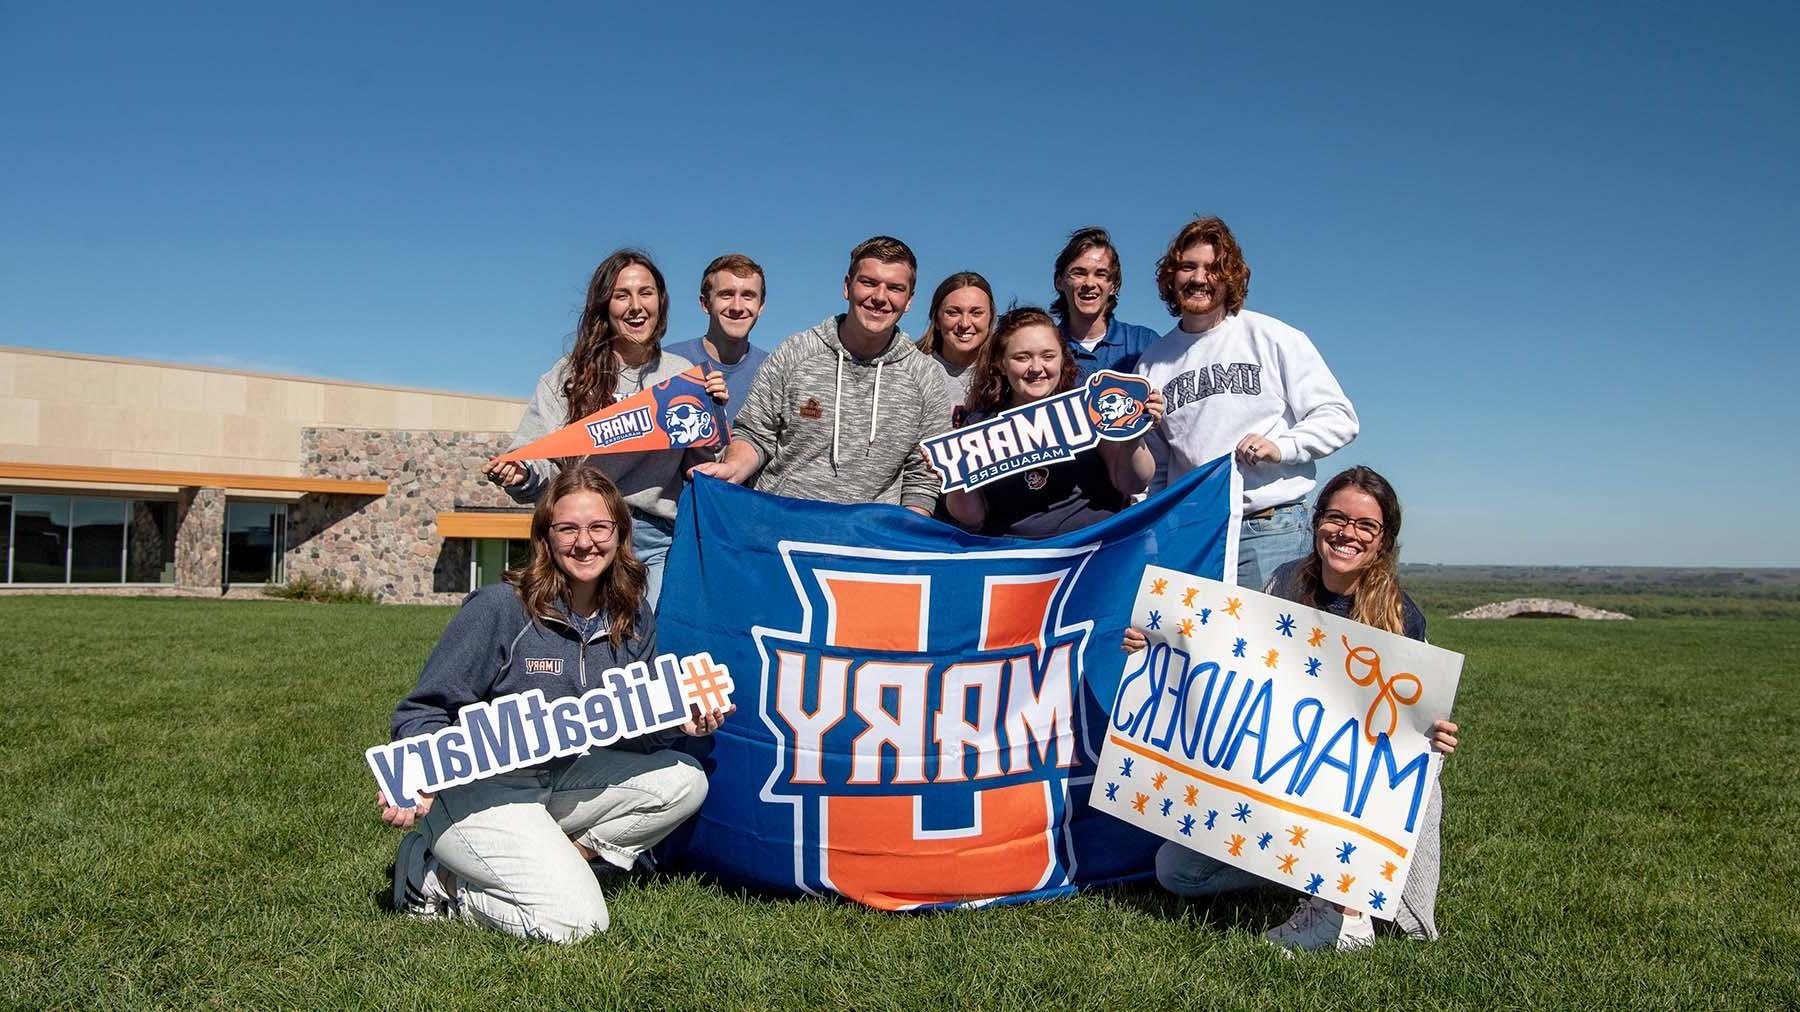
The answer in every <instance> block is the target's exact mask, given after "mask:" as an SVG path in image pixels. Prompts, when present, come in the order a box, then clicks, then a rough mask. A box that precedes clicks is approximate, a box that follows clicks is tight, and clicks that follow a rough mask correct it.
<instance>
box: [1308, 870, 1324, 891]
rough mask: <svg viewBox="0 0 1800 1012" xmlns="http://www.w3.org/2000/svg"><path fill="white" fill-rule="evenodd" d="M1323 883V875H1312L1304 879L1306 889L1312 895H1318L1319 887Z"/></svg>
mask: <svg viewBox="0 0 1800 1012" xmlns="http://www.w3.org/2000/svg"><path fill="white" fill-rule="evenodd" d="M1324 884H1325V876H1323V875H1314V876H1312V877H1311V878H1308V879H1307V880H1306V891H1307V892H1309V893H1312V894H1313V895H1314V896H1317V895H1319V887H1320V886H1322V885H1324Z"/></svg>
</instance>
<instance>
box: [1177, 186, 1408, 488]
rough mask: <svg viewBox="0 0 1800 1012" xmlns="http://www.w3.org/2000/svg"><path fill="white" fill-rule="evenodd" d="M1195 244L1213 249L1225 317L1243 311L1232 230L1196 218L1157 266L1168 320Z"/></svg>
mask: <svg viewBox="0 0 1800 1012" xmlns="http://www.w3.org/2000/svg"><path fill="white" fill-rule="evenodd" d="M1196 243H1206V244H1207V245H1210V246H1211V247H1212V248H1213V265H1212V271H1211V272H1210V273H1211V274H1212V275H1213V276H1214V277H1216V278H1217V279H1218V285H1219V287H1220V288H1221V289H1223V290H1224V295H1225V299H1224V302H1225V315H1226V316H1236V315H1237V314H1238V311H1239V310H1241V309H1243V308H1244V299H1246V298H1248V297H1249V295H1250V264H1249V262H1248V261H1246V260H1245V259H1244V250H1243V248H1242V247H1240V246H1239V245H1238V241H1237V237H1236V236H1234V235H1232V234H1231V226H1229V225H1227V224H1225V221H1224V219H1222V218H1195V219H1194V220H1193V221H1190V222H1188V223H1187V224H1186V225H1183V226H1181V231H1179V232H1177V233H1175V238H1173V239H1170V240H1169V248H1168V249H1166V250H1164V251H1163V255H1162V259H1161V260H1158V261H1157V262H1156V291H1157V294H1159V295H1161V296H1162V300H1163V305H1165V306H1168V307H1169V315H1170V316H1180V315H1181V294H1180V293H1179V292H1177V291H1175V270H1176V268H1177V267H1179V266H1180V264H1181V255H1182V254H1183V253H1186V252H1187V251H1188V248H1189V247H1191V246H1193V245H1194V244H1196ZM1370 473H1371V474H1373V473H1374V472H1372V471H1371V472H1370ZM1376 477H1380V476H1379V475H1377V476H1376Z"/></svg>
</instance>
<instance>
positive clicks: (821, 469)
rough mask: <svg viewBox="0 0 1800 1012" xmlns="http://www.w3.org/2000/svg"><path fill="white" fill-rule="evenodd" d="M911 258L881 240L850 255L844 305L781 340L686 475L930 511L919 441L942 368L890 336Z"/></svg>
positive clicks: (941, 426)
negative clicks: (710, 449) (729, 434)
mask: <svg viewBox="0 0 1800 1012" xmlns="http://www.w3.org/2000/svg"><path fill="white" fill-rule="evenodd" d="M917 275H918V261H917V260H916V259H915V258H914V257H913V253H912V250H910V249H908V248H907V246H906V244H905V243H903V242H901V241H900V240H898V239H895V238H893V237H891V236H885V235H878V236H875V237H874V238H871V239H867V240H865V241H863V242H861V243H859V244H858V245H857V247H856V248H855V249H853V250H851V251H850V269H849V271H848V272H847V273H846V274H845V275H844V298H845V300H846V301H847V302H848V303H849V311H848V312H846V313H843V314H840V315H837V316H830V317H826V318H825V320H824V321H823V322H821V323H819V324H818V325H817V326H815V327H811V328H809V329H807V330H803V331H801V332H800V333H798V334H795V335H793V336H792V337H790V338H788V339H787V340H785V341H783V342H781V346H780V347H778V348H776V349H775V351H774V352H773V353H772V354H770V356H769V359H768V361H766V362H764V363H763V365H762V368H761V369H759V370H758V371H757V374H756V379H755V381H754V382H752V383H751V385H750V393H749V394H748V395H747V396H746V397H745V398H744V405H743V407H742V408H741V409H740V410H739V412H738V416H737V422H736V424H735V427H734V431H733V437H734V438H733V439H732V441H731V446H730V448H728V449H727V450H726V451H725V454H724V456H722V457H721V458H720V459H719V460H717V461H713V462H710V463H705V464H701V465H699V466H697V467H695V468H694V469H693V470H694V471H696V472H699V473H701V474H710V475H712V476H713V477H715V478H723V479H725V480H726V481H731V482H736V483H738V484H751V485H752V487H754V488H757V489H761V490H762V491H764V492H773V493H775V494H777V495H786V496H794V497H796V498H801V499H822V500H825V501H827V502H839V503H869V502H879V503H891V504H894V505H899V506H905V507H906V508H907V509H910V510H912V511H913V512H915V513H919V514H922V515H924V516H930V515H931V511H932V507H933V506H935V505H936V503H937V498H938V487H939V484H940V483H939V480H938V476H937V473H936V472H934V471H932V469H931V467H930V465H928V464H926V463H925V458H924V456H923V454H921V453H920V451H919V441H920V440H922V439H925V438H926V437H929V436H935V435H938V434H939V433H942V432H945V431H947V430H948V429H949V428H950V402H949V400H948V397H947V395H946V394H945V393H944V383H943V378H942V374H941V373H940V372H939V370H938V369H937V367H936V366H935V365H933V364H932V362H931V360H930V359H929V358H927V357H926V356H925V355H924V354H923V353H921V352H920V351H919V350H918V349H917V348H915V347H914V346H913V343H912V341H911V340H910V339H908V337H907V336H906V334H904V333H903V332H901V330H900V327H899V324H900V317H901V316H903V315H905V313H906V310H907V308H908V307H910V306H911V305H912V297H913V289H914V285H915V282H916V279H917Z"/></svg>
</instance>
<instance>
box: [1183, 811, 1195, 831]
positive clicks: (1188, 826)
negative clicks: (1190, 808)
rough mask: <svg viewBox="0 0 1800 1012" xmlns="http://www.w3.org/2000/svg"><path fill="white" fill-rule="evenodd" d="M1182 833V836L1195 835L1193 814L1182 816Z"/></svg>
mask: <svg viewBox="0 0 1800 1012" xmlns="http://www.w3.org/2000/svg"><path fill="white" fill-rule="evenodd" d="M1181 835H1182V836H1193V835H1194V817H1193V816H1191V815H1184V816H1182V817H1181Z"/></svg>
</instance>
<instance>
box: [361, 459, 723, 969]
mask: <svg viewBox="0 0 1800 1012" xmlns="http://www.w3.org/2000/svg"><path fill="white" fill-rule="evenodd" d="M632 525H633V520H632V515H631V510H630V508H629V507H628V506H627V505H626V503H625V499H624V497H623V496H621V495H620V494H619V489H618V487H617V486H615V485H614V484H613V482H612V481H611V479H609V478H607V477H606V476H605V475H604V474H601V473H600V472H599V471H596V470H594V469H592V468H590V467H586V466H580V465H578V466H575V467H573V468H570V469H567V470H563V471H561V472H559V473H558V474H556V475H555V476H554V477H552V478H551V479H550V480H549V482H548V483H547V487H546V488H545V490H544V493H543V495H542V497H540V498H539V499H538V503H537V509H536V510H535V511H534V512H533V513H532V517H531V561H530V562H529V563H527V564H526V565H525V566H524V567H523V568H521V569H518V570H514V571H512V572H509V573H507V574H506V582H505V583H503V584H495V585H493V586H489V587H483V588H481V589H480V590H477V591H476V592H475V593H473V594H470V595H469V597H468V599H467V600H466V601H464V602H463V607H462V610H461V611H459V612H457V614H456V617H455V618H453V619H451V620H450V625H449V627H448V628H446V629H445V630H444V634H443V637H442V638H441V639H439V640H438V644H437V647H436V648H435V649H433V650H432V652H431V657H430V659H429V660H427V661H426V662H425V670H424V672H423V673H421V674H420V675H419V683H418V684H417V685H415V686H414V687H413V690H412V692H410V693H408V694H407V697H406V698H405V699H403V700H401V701H400V705H399V706H398V707H397V708H396V709H395V710H394V720H393V737H394V740H399V739H404V738H411V737H414V736H416V735H422V734H428V733H431V732H434V731H437V730H439V729H441V728H445V727H448V726H449V725H450V724H452V723H454V722H455V721H456V720H457V717H458V715H459V714H460V713H461V711H462V710H463V708H464V707H467V706H469V705H471V704H474V703H479V702H483V701H487V700H492V699H495V698H498V697H501V696H509V695H513V694H516V693H522V692H528V691H530V690H532V689H536V690H538V691H540V692H542V693H543V695H544V698H545V700H546V701H547V702H548V703H550V704H554V703H555V702H556V701H557V700H559V699H563V698H567V697H575V696H579V695H581V694H582V693H583V692H585V691H587V690H588V689H590V688H593V687H595V686H597V685H598V684H599V679H600V677H601V674H602V672H605V671H607V670H608V669H609V668H616V667H623V666H625V665H627V664H630V663H631V662H633V661H644V662H646V663H652V662H653V661H654V659H655V656H656V617H655V615H654V613H653V612H652V611H651V609H650V606H649V603H648V601H647V600H646V598H645V596H644V583H645V575H644V564H643V563H642V562H640V561H638V559H637V557H636V555H634V554H633V552H632V550H631V529H632ZM724 718H725V714H724V712H722V711H717V710H715V711H713V712H711V713H698V712H694V713H691V714H690V717H689V720H688V722H687V723H686V724H684V725H683V726H682V728H681V730H682V731H684V732H686V733H687V734H689V735H706V734H711V733H712V732H713V731H714V730H715V729H716V728H718V726H719V724H720V722H721V721H723V720H724ZM670 736H671V737H672V736H673V732H671V733H670ZM664 744H665V739H664V737H663V736H659V735H656V734H651V735H644V736H641V737H636V738H624V739H621V740H619V741H618V742H617V743H615V744H613V745H610V746H607V747H604V748H597V749H594V750H592V751H590V752H587V753H585V754H582V755H579V756H569V757H566V758H561V759H554V758H553V759H548V760H546V761H544V762H542V763H539V764H536V765H531V766H525V767H521V768H519V769H514V770H512V771H510V772H506V773H500V774H497V775H495V776H491V777H488V778H486V779H482V780H476V781H474V782H472V783H465V784H462V785H460V786H456V787H450V788H446V789H445V790H444V791H442V792H441V793H440V794H438V795H436V796H435V797H433V796H429V795H425V794H422V793H421V794H420V796H419V798H418V801H417V803H416V804H415V805H414V806H413V807H411V808H403V807H399V806H397V805H393V804H390V803H389V802H388V800H387V799H385V798H382V797H380V796H377V799H376V804H377V805H378V807H380V809H381V817H382V820H383V821H385V822H386V823H387V824H388V825H390V826H395V827H397V828H400V829H407V830H411V832H408V833H407V834H406V836H404V837H403V838H401V840H400V848H399V852H398V854H397V855H396V856H395V858H394V894H393V895H394V908H395V909H396V910H398V911H400V912H403V913H407V914H412V915H414V916H424V917H459V918H461V919H463V920H465V921H471V922H473V923H477V924H484V925H487V926H489V927H494V928H498V929H500V930H501V931H505V932H507V933H508V934H512V935H517V936H519V937H522V938H542V939H548V940H550V941H555V942H574V941H578V940H580V939H581V938H584V937H586V936H588V935H590V934H594V933H596V932H601V931H605V930H606V927H607V923H608V917H607V910H606V899H605V897H604V896H603V895H602V894H601V891H600V884H599V882H598V881H597V880H596V879H595V877H594V872H593V869H592V868H591V867H590V866H589V864H588V862H590V861H596V860H598V861H604V862H606V863H607V864H610V865H613V866H615V867H618V868H630V867H631V866H632V865H633V864H634V863H635V862H636V861H637V858H638V856H639V855H640V854H642V853H643V852H644V851H645V850H647V849H648V848H650V847H651V846H652V845H654V844H655V843H657V841H659V840H661V839H662V838H663V837H665V836H667V835H668V834H669V833H670V832H671V831H673V830H674V829H675V827H676V826H677V825H679V824H680V823H681V822H682V820H684V819H686V818H687V817H688V816H690V815H692V814H693V813H694V812H695V811H697V810H698V809H699V807H700V802H701V801H702V800H703V799H704V798H705V797H706V774H705V773H703V772H701V769H700V766H699V764H698V763H696V762H695V761H694V760H693V759H692V758H690V757H688V756H686V755H682V754H680V753H678V752H676V751H674V750H671V749H668V748H664V747H662V746H663V745H664ZM520 747H523V746H522V745H521V746H520Z"/></svg>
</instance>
